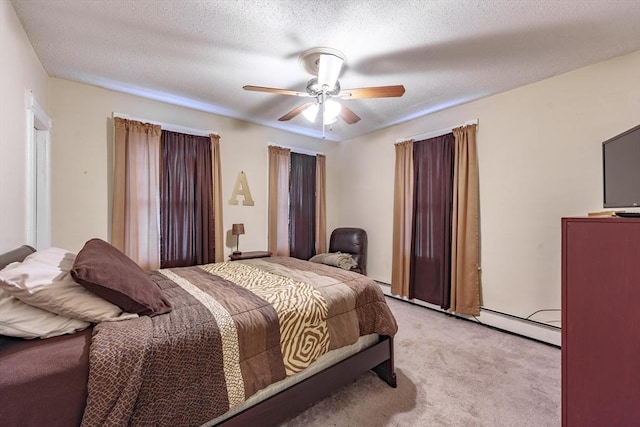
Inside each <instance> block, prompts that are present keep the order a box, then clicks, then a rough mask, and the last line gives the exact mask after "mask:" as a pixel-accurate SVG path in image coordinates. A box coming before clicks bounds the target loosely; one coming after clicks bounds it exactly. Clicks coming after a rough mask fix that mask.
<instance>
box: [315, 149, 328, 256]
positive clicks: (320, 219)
mask: <svg viewBox="0 0 640 427" xmlns="http://www.w3.org/2000/svg"><path fill="white" fill-rule="evenodd" d="M326 177H327V158H326V156H324V155H323V154H318V155H316V236H315V237H316V248H315V249H316V254H323V253H326V252H327V201H326V200H327V196H326V181H327V179H326Z"/></svg>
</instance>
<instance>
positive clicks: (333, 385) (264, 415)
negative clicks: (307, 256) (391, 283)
mask: <svg viewBox="0 0 640 427" xmlns="http://www.w3.org/2000/svg"><path fill="white" fill-rule="evenodd" d="M34 251H35V249H34V248H32V247H30V246H27V245H25V246H22V247H20V248H17V249H14V250H12V251H10V252H6V253H4V254H0V269H2V268H4V266H6V265H7V264H9V263H11V262H15V261H22V260H23V259H24V258H25V257H27V256H28V255H29V254H31V253H33V252H34ZM369 370H373V371H374V372H375V373H377V374H378V376H379V377H380V378H381V379H382V380H384V381H385V382H386V383H387V384H389V385H390V386H391V387H394V388H395V387H396V386H397V382H396V374H395V367H394V360H393V338H392V337H388V336H380V340H379V341H378V343H376V344H374V345H373V346H371V347H368V348H366V349H364V350H362V351H360V352H358V353H356V354H354V355H352V356H350V357H348V358H347V359H345V360H343V361H341V362H338V363H337V364H335V365H333V366H330V367H329V368H327V369H325V370H323V371H320V372H318V373H316V374H315V375H313V376H311V377H309V378H307V379H305V380H303V381H301V382H299V383H298V384H295V385H293V386H292V387H290V388H287V389H285V390H283V391H281V392H279V393H277V394H275V395H273V396H271V397H269V398H267V399H265V400H263V401H261V402H259V403H257V404H255V405H253V406H250V407H249V408H247V409H245V410H244V411H242V412H239V413H238V414H235V415H233V416H231V417H230V418H228V419H226V420H224V421H222V422H220V423H219V424H217V425H219V426H225V427H231V426H246V425H262V426H272V425H277V424H279V423H282V422H284V421H286V420H288V419H290V418H293V417H294V416H296V415H298V414H299V413H301V412H303V411H304V410H306V409H307V408H309V407H310V406H312V405H313V404H314V403H317V402H318V401H320V400H322V399H324V398H325V397H327V396H329V395H331V394H332V393H334V392H335V391H337V390H338V389H339V388H341V387H344V386H346V385H348V384H350V383H352V382H353V381H355V379H356V378H357V377H359V376H360V375H362V374H363V373H365V372H367V371H369Z"/></svg>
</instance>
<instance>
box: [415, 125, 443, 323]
mask: <svg viewBox="0 0 640 427" xmlns="http://www.w3.org/2000/svg"><path fill="white" fill-rule="evenodd" d="M453 149H454V136H453V134H452V133H449V134H446V135H442V136H438V137H435V138H429V139H427V140H424V141H418V142H415V143H414V144H413V169H414V180H413V183H414V197H413V227H412V233H411V260H410V264H411V267H410V271H411V273H410V286H409V288H410V290H409V297H410V298H416V299H419V300H422V301H426V302H429V303H431V304H436V305H439V306H440V307H441V308H442V309H444V310H447V309H449V307H450V291H451V286H450V284H451V209H452V195H453V193H452V185H453Z"/></svg>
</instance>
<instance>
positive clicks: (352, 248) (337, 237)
mask: <svg viewBox="0 0 640 427" xmlns="http://www.w3.org/2000/svg"><path fill="white" fill-rule="evenodd" d="M329 252H342V253H346V254H351V256H352V257H353V260H354V261H355V262H356V263H357V264H358V266H357V267H353V268H352V269H351V271H355V272H357V273H360V274H364V275H365V276H366V275H367V232H366V231H364V230H363V229H362V228H354V227H341V228H336V229H335V230H333V232H332V233H331V239H330V240H329Z"/></svg>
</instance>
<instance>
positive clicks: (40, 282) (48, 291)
mask: <svg viewBox="0 0 640 427" xmlns="http://www.w3.org/2000/svg"><path fill="white" fill-rule="evenodd" d="M74 260H75V255H74V254H72V253H70V252H67V251H65V250H64V249H59V248H48V249H44V250H42V251H38V252H35V253H33V254H31V255H29V256H28V257H26V258H25V259H24V261H23V262H21V263H13V264H9V265H8V266H7V267H5V268H4V269H3V270H2V271H0V288H2V289H4V290H5V291H6V292H8V293H9V294H11V295H13V296H14V297H16V298H18V299H19V300H20V301H22V302H24V303H26V304H29V305H32V306H34V307H38V308H41V309H43V310H47V311H50V312H52V313H55V314H59V315H61V316H65V317H69V318H71V319H79V320H84V321H85V322H92V323H98V322H104V321H112V320H124V319H131V318H135V317H138V315H137V314H132V313H126V312H123V311H122V309H121V308H120V307H118V306H117V305H114V304H111V303H110V302H108V301H106V300H104V299H102V298H100V297H99V296H97V295H95V294H93V293H91V292H89V291H88V290H86V289H85V288H84V287H82V286H81V285H80V284H78V283H76V282H75V281H74V280H73V278H72V277H71V274H70V273H69V271H70V270H71V268H72V267H73V261H74Z"/></svg>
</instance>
